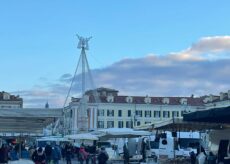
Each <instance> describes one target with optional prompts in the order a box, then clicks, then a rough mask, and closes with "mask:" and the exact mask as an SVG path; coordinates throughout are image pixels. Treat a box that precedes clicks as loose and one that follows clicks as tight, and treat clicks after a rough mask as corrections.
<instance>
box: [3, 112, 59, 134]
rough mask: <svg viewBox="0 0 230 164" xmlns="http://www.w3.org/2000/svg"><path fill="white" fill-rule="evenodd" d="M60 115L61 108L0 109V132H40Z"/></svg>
mask: <svg viewBox="0 0 230 164" xmlns="http://www.w3.org/2000/svg"><path fill="white" fill-rule="evenodd" d="M60 117H62V109H61V108H55V109H44V108H42V109H38V108H33V109H29V108H23V109H0V133H1V135H3V136H4V134H5V133H8V134H9V133H11V134H14V133H20V134H22V135H29V134H30V133H33V134H41V133H43V128H45V127H46V126H47V125H49V124H50V123H52V122H55V121H56V119H58V118H60Z"/></svg>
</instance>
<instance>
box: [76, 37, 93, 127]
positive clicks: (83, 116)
mask: <svg viewBox="0 0 230 164" xmlns="http://www.w3.org/2000/svg"><path fill="white" fill-rule="evenodd" d="M77 37H78V39H79V42H78V46H77V48H79V49H81V56H80V60H79V62H81V66H82V72H81V74H82V88H81V89H82V91H81V92H82V96H81V100H80V105H79V108H78V111H77V128H78V130H79V131H88V115H87V101H86V97H85V96H84V94H85V91H86V72H88V73H90V68H89V64H88V60H87V57H86V53H85V51H86V50H88V49H89V45H88V42H89V40H90V39H91V38H92V37H89V38H83V37H81V36H79V35H77ZM90 76H91V74H90Z"/></svg>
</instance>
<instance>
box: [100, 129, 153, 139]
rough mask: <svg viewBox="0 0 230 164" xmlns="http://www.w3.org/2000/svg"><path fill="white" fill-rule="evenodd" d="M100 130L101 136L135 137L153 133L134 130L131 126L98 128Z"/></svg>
mask: <svg viewBox="0 0 230 164" xmlns="http://www.w3.org/2000/svg"><path fill="white" fill-rule="evenodd" d="M98 132H101V134H99V136H100V137H101V138H135V137H139V136H149V135H151V133H150V132H148V131H141V130H133V129H130V128H108V129H101V130H98Z"/></svg>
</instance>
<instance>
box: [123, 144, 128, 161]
mask: <svg viewBox="0 0 230 164" xmlns="http://www.w3.org/2000/svg"><path fill="white" fill-rule="evenodd" d="M123 152H124V164H129V150H128V148H127V145H126V144H124V146H123Z"/></svg>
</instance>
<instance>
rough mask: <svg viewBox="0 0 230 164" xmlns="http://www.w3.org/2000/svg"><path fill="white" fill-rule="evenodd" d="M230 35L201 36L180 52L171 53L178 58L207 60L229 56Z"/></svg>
mask: <svg viewBox="0 0 230 164" xmlns="http://www.w3.org/2000/svg"><path fill="white" fill-rule="evenodd" d="M229 52H230V36H214V37H203V38H201V39H200V40H199V41H198V42H197V43H194V44H193V45H192V46H191V47H189V48H188V49H186V50H182V51H181V52H177V53H171V54H170V57H171V58H174V59H178V60H195V61H196V60H207V59H218V58H230V56H229Z"/></svg>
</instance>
